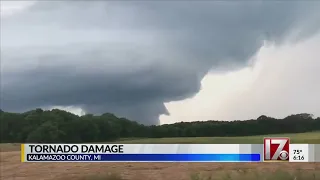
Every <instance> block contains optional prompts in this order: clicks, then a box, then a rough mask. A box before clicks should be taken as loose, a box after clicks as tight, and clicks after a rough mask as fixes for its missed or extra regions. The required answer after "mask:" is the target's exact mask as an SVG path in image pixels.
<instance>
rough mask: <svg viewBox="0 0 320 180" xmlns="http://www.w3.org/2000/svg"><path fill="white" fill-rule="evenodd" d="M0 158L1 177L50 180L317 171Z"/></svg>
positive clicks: (317, 167) (311, 166)
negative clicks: (102, 175)
mask: <svg viewBox="0 0 320 180" xmlns="http://www.w3.org/2000/svg"><path fill="white" fill-rule="evenodd" d="M0 158H1V159H0V162H1V171H0V179H1V180H53V179H59V178H61V177H64V176H68V177H70V176H73V177H80V176H83V175H88V174H99V173H107V172H115V173H119V174H121V176H122V177H124V178H126V179H136V177H137V176H139V177H144V178H142V179H152V180H163V179H167V180H171V179H175V180H189V179H190V174H191V173H192V172H202V173H205V172H210V173H215V172H219V171H220V172H221V171H232V170H239V169H242V170H243V169H247V170H250V169H258V170H259V171H273V170H276V169H284V170H288V171H293V170H296V169H301V170H310V171H320V163H302V164H301V163H21V162H20V152H19V151H15V152H1V153H0ZM140 179H141V178H140Z"/></svg>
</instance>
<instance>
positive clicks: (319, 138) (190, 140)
mask: <svg viewBox="0 0 320 180" xmlns="http://www.w3.org/2000/svg"><path fill="white" fill-rule="evenodd" d="M264 137H289V138H290V140H291V143H295V144H299V143H300V144H320V132H308V133H297V134H273V135H261V136H243V137H184V138H180V137H179V138H145V139H136V138H127V139H120V140H118V141H115V142H106V143H115V144H262V143H263V138H264ZM19 150H20V144H18V143H5V144H0V152H7V151H19Z"/></svg>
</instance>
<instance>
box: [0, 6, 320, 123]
mask: <svg viewBox="0 0 320 180" xmlns="http://www.w3.org/2000/svg"><path fill="white" fill-rule="evenodd" d="M0 28H1V34H0V35H1V37H0V41H1V67H0V68H1V81H0V83H1V84H0V85H1V86H0V88H1V91H0V93H1V94H0V100H1V101H0V105H1V109H2V110H5V111H10V112H24V111H28V110H31V109H34V108H43V109H52V108H59V109H64V110H67V111H70V112H73V113H75V114H79V115H82V114H85V113H91V114H97V115H98V114H102V113H106V112H110V113H114V114H115V115H117V116H119V117H126V118H128V119H131V120H135V121H138V122H139V123H143V124H147V125H150V124H167V123H175V122H180V121H205V120H246V119H254V118H257V117H259V116H260V115H262V114H264V115H268V116H272V117H279V118H282V117H285V116H287V115H290V114H295V113H312V114H314V115H316V116H320V108H319V107H320V93H319V92H320V80H319V77H320V71H319V70H320V61H319V58H320V52H319V50H320V49H319V47H320V31H319V30H320V2H317V1H290V2H288V1H269V2H267V1H255V2H253V1H240V2H235V1H152V2H151V1H92V2H85V1H39V2H33V1H1V27H0Z"/></svg>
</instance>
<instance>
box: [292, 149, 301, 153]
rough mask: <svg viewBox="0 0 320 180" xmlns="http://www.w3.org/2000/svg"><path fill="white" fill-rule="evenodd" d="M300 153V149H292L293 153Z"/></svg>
mask: <svg viewBox="0 0 320 180" xmlns="http://www.w3.org/2000/svg"><path fill="white" fill-rule="evenodd" d="M300 153H302V150H301V149H294V150H293V154H300Z"/></svg>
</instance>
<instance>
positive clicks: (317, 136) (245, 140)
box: [116, 132, 320, 144]
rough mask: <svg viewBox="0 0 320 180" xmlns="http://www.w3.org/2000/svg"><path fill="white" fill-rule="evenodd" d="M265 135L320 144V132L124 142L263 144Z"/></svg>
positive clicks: (126, 141) (148, 139)
mask: <svg viewBox="0 0 320 180" xmlns="http://www.w3.org/2000/svg"><path fill="white" fill-rule="evenodd" d="M264 137H289V138H290V140H291V143H295V144H320V132H308V133H297V134H273V135H261V136H243V137H184V138H180V137H179V138H146V139H123V140H120V141H117V142H116V143H123V144H263V138H264Z"/></svg>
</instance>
